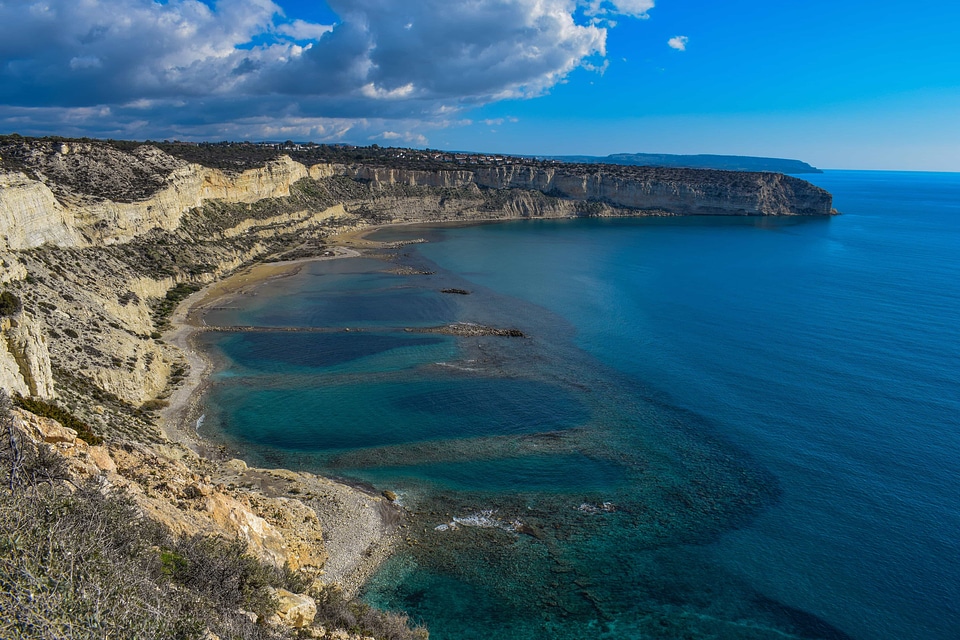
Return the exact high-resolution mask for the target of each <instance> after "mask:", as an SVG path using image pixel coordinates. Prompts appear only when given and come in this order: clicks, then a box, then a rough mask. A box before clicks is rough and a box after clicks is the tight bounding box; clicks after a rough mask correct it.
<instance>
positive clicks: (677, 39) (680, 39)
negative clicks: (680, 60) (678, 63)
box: [667, 36, 690, 51]
mask: <svg viewBox="0 0 960 640" xmlns="http://www.w3.org/2000/svg"><path fill="white" fill-rule="evenodd" d="M689 41H690V38H688V37H687V36H673V37H672V38H670V39H669V40H667V46H669V47H670V48H671V49H676V50H677V51H686V50H687V43H688V42H689Z"/></svg>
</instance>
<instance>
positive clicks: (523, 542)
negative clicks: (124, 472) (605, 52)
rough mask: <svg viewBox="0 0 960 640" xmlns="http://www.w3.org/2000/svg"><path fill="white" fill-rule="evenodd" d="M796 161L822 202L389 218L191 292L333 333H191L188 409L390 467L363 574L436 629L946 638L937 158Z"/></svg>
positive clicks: (308, 450)
mask: <svg viewBox="0 0 960 640" xmlns="http://www.w3.org/2000/svg"><path fill="white" fill-rule="evenodd" d="M814 181H816V182H817V183H818V184H820V185H821V186H824V187H825V188H827V189H828V190H830V191H831V192H832V193H834V195H835V206H836V207H837V208H838V209H839V210H840V211H842V212H843V215H841V216H839V217H835V218H831V219H805V220H804V219H773V218H762V219H748V218H742V219H740V218H657V219H635V220H569V221H519V222H510V223H501V224H491V225H480V226H469V227H432V228H431V227H404V228H391V229H385V230H383V231H381V232H379V233H378V236H375V237H379V238H380V239H384V240H409V239H414V238H420V237H423V238H426V239H427V240H429V242H427V243H425V244H417V245H407V246H405V247H403V249H402V250H400V251H398V252H397V255H396V256H395V258H394V262H395V263H396V264H388V263H385V262H383V261H379V260H371V259H345V260H337V261H329V262H318V263H313V264H311V265H309V267H308V268H306V269H304V271H303V272H301V274H299V275H298V276H296V277H291V278H286V279H284V280H281V281H275V282H271V283H269V284H268V285H264V286H262V287H260V288H259V289H258V290H257V295H256V296H251V297H249V298H248V299H245V300H244V301H243V304H241V305H240V308H237V309H227V310H220V311H217V312H216V313H217V314H218V315H217V317H215V318H214V317H209V316H208V322H209V323H210V324H242V325H251V326H259V327H311V328H324V329H329V330H331V331H335V332H333V333H322V332H321V333H288V332H280V333H276V332H274V333H268V332H257V331H251V332H246V333H240V334H206V336H205V340H206V341H207V343H208V347H209V348H210V349H211V350H213V351H214V352H216V353H217V354H218V357H219V359H220V360H221V361H222V362H223V366H222V367H221V369H220V371H219V373H218V374H217V375H216V376H215V378H214V381H213V385H212V387H211V391H210V392H209V393H208V395H207V397H206V400H205V402H206V406H207V413H208V418H207V421H206V422H205V429H212V430H213V431H212V434H213V437H215V438H217V439H219V440H220V441H221V442H223V443H224V444H226V445H227V446H229V447H232V448H234V449H235V450H238V451H240V452H242V453H243V454H244V455H245V457H247V458H248V459H251V460H252V461H254V462H257V461H259V462H264V463H269V464H282V465H284V466H288V467H290V468H295V469H300V468H303V469H309V470H313V471H318V472H322V473H330V474H334V475H338V476H344V477H349V478H353V479H355V480H359V481H364V482H369V483H371V484H372V485H374V486H375V487H377V488H378V489H390V490H392V491H395V492H397V493H398V494H399V495H400V496H401V500H402V501H403V503H404V504H405V505H406V507H407V508H408V509H409V512H410V516H409V519H410V523H411V531H412V532H413V538H414V544H411V545H409V546H407V547H402V548H401V549H400V550H399V551H398V553H397V554H396V555H395V556H394V557H393V558H392V559H391V560H390V561H388V562H387V564H386V565H385V566H384V567H383V569H382V570H381V571H380V573H379V574H378V575H377V576H375V578H374V580H373V581H372V582H371V583H370V584H369V585H368V588H367V590H366V592H365V596H364V597H366V598H367V599H368V600H369V601H370V602H372V603H374V604H377V605H378V606H384V607H387V608H395V609H402V610H405V611H407V612H409V613H411V615H412V616H414V618H416V619H418V620H421V621H423V622H424V623H426V624H427V625H428V626H429V627H430V629H431V637H434V638H441V639H442V638H489V637H511V638H542V637H551V638H584V637H610V638H640V637H657V638H687V637H729V638H774V637H778V638H780V637H784V635H786V636H787V637H796V638H862V639H866V638H880V637H897V638H932V639H947V638H955V637H957V629H960V609H958V602H960V594H958V585H960V553H958V548H960V540H958V531H960V498H958V496H960V479H958V478H960V476H958V474H957V471H958V469H957V465H958V463H957V460H958V459H960V421H958V416H960V411H958V409H960V400H958V398H960V372H958V363H960V327H958V323H957V319H958V318H960V264H958V260H957V257H956V256H958V255H960V176H958V175H956V174H922V173H891V172H834V171H831V172H827V173H826V174H824V175H822V176H815V177H814ZM396 265H401V266H404V267H408V268H409V269H408V271H407V272H412V271H423V272H431V273H432V275H401V273H397V272H392V273H391V271H392V270H393V267H395V266H396ZM450 288H459V289H463V290H468V291H470V295H451V294H444V293H441V291H442V290H443V289H450ZM452 321H467V322H475V323H482V324H488V325H492V326H498V327H509V328H519V329H520V330H522V331H523V333H524V334H525V335H526V337H525V338H507V337H498V336H482V337H473V338H454V337H451V336H442V335H436V334H424V333H417V332H416V330H419V329H422V328H423V327H429V326H431V325H440V324H445V323H449V322H452ZM347 328H350V329H351V332H349V333H348V332H345V331H343V330H344V329H347Z"/></svg>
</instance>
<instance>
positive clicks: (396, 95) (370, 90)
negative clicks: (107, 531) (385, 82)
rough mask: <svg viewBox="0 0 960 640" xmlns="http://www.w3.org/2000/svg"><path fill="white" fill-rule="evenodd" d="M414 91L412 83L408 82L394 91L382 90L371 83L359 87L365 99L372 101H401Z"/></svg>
mask: <svg viewBox="0 0 960 640" xmlns="http://www.w3.org/2000/svg"><path fill="white" fill-rule="evenodd" d="M413 91H414V87H413V83H412V82H408V83H407V84H405V85H403V86H402V87H397V88H396V89H384V88H382V87H378V86H376V85H374V84H373V83H372V82H371V83H369V84H365V85H363V86H362V87H360V93H361V94H363V95H364V96H365V97H367V98H373V99H374V100H401V99H403V98H407V97H409V96H410V95H411V94H412V93H413Z"/></svg>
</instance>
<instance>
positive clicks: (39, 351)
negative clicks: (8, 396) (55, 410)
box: [0, 313, 56, 398]
mask: <svg viewBox="0 0 960 640" xmlns="http://www.w3.org/2000/svg"><path fill="white" fill-rule="evenodd" d="M0 388H5V389H9V390H11V391H14V392H16V393H20V394H21V395H31V396H39V397H42V398H53V397H55V396H56V390H55V387H54V381H53V371H52V368H51V366H50V351H49V349H48V348H47V337H46V335H45V333H44V331H43V325H42V324H40V323H38V322H37V321H36V319H35V318H32V317H30V316H29V315H28V314H25V313H18V314H17V315H16V316H14V317H12V318H3V319H0Z"/></svg>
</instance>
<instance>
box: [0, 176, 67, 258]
mask: <svg viewBox="0 0 960 640" xmlns="http://www.w3.org/2000/svg"><path fill="white" fill-rule="evenodd" d="M44 243H50V244H54V245H57V246H62V247H76V246H80V245H82V244H84V242H83V240H82V237H81V235H80V233H79V232H78V230H77V224H76V220H75V218H74V216H73V214H72V213H71V212H70V211H69V210H68V209H66V208H65V207H64V206H63V205H62V204H60V202H59V201H57V198H56V197H55V196H54V195H53V192H52V191H51V190H50V188H49V187H48V186H47V185H45V184H43V183H42V182H38V181H36V180H32V179H30V178H28V177H27V176H25V175H24V174H22V173H0V249H2V248H3V247H4V245H5V246H6V248H8V249H17V250H19V249H33V248H34V247H39V246H40V245H42V244H44Z"/></svg>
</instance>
